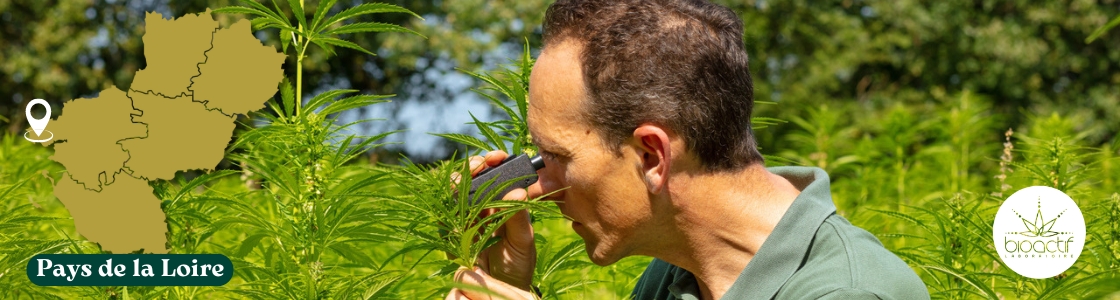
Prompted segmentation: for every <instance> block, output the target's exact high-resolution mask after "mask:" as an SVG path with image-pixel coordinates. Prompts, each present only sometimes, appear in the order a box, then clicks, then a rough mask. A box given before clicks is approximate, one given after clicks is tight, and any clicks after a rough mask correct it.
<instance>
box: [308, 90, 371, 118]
mask: <svg viewBox="0 0 1120 300" xmlns="http://www.w3.org/2000/svg"><path fill="white" fill-rule="evenodd" d="M357 91H358V90H330V91H326V92H322V93H319V94H318V95H315V97H313V98H311V101H307V105H305V106H304V107H303V110H304V111H301V112H300V115H306V114H308V113H310V112H313V111H315V109H317V108H319V107H320V106H323V104H325V103H326V102H327V101H329V100H332V99H334V98H337V97H338V96H342V95H344V94H349V93H354V92H357Z"/></svg>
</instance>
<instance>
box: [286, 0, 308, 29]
mask: <svg viewBox="0 0 1120 300" xmlns="http://www.w3.org/2000/svg"><path fill="white" fill-rule="evenodd" d="M299 2H300V0H288V7H289V8H291V9H292V14H295V15H296V22H299V26H300V30H301V31H304V32H307V31H310V30H309V29H310V28H307V15H306V13H304V12H303V4H300V3H299Z"/></svg>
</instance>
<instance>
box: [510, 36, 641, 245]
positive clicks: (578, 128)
mask: <svg viewBox="0 0 1120 300" xmlns="http://www.w3.org/2000/svg"><path fill="white" fill-rule="evenodd" d="M579 47H580V46H579V44H577V43H575V42H572V41H570V40H569V41H566V42H564V43H560V44H556V45H550V46H549V48H547V49H546V50H545V51H544V52H543V53H541V55H540V57H539V58H538V60H537V62H536V64H535V65H534V66H533V72H532V75H531V77H530V79H529V82H530V83H529V98H530V101H529V115H528V123H529V131H530V132H531V133H532V135H533V139H534V140H535V142H536V144H537V146H538V147H540V150H541V154H542V157H544V159H545V166H546V167H545V168H544V169H541V171H539V172H538V174H539V182H540V184H541V189H542V190H543V191H544V192H545V193H548V192H552V191H555V190H557V189H561V188H565V187H567V188H568V189H565V190H563V191H560V192H558V193H557V194H554V195H553V196H551V197H550V199H553V200H556V201H557V205H558V206H559V207H560V211H561V212H563V213H564V214H565V215H567V216H568V217H570V218H571V219H572V220H573V223H572V229H574V230H575V232H576V233H577V234H579V235H580V236H581V237H583V239H584V240H585V241H586V244H587V252H588V254H589V256H590V257H591V260H592V261H593V262H595V263H596V264H599V265H608V264H611V263H614V262H616V261H618V260H619V259H622V258H623V257H625V256H627V255H630V254H633V251H634V249H633V248H634V247H635V246H636V245H637V244H640V243H641V241H642V240H643V236H645V234H642V231H643V229H645V231H648V228H647V227H648V226H643V224H645V223H648V220H649V219H650V197H649V196H650V195H649V193H648V192H647V191H648V190H647V189H646V185H645V184H644V182H645V181H644V179H643V178H642V177H641V176H640V175H641V170H640V166H641V164H640V162H639V160H638V155H637V154H636V152H635V151H634V150H633V147H632V146H629V145H628V144H627V143H623V145H622V146H621V153H622V154H621V155H617V154H616V153H615V152H614V151H613V150H612V149H609V148H607V147H606V146H605V145H604V144H603V142H602V141H601V139H600V135H599V134H598V132H597V131H596V130H593V129H592V128H591V125H590V124H588V123H587V121H585V119H584V118H583V117H581V112H582V109H583V107H584V102H585V101H587V97H588V96H587V94H586V92H585V85H584V81H583V76H582V74H583V73H582V72H583V71H582V69H581V67H580V63H579V49H580V48H579ZM592 113H595V112H592Z"/></svg>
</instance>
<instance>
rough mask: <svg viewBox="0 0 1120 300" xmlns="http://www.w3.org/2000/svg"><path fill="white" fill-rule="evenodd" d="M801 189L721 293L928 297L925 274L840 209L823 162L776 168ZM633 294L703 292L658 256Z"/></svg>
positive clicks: (685, 273)
mask: <svg viewBox="0 0 1120 300" xmlns="http://www.w3.org/2000/svg"><path fill="white" fill-rule="evenodd" d="M768 169H769V170H770V172H772V173H774V174H777V175H780V176H782V177H785V178H786V179H787V180H789V181H790V183H793V185H794V186H795V187H797V189H799V190H801V194H800V195H798V196H797V198H796V199H794V201H793V204H792V205H790V207H789V210H788V211H786V214H785V215H783V216H782V219H781V220H780V221H779V222H778V225H777V227H775V228H774V231H773V232H771V233H770V236H769V237H767V238H766V242H764V243H763V244H762V248H760V249H759V250H758V253H757V255H755V256H754V258H752V259H751V261H750V263H748V264H747V267H746V268H744V269H743V272H742V273H740V274H739V278H738V279H736V280H735V283H734V284H732V286H731V288H730V289H729V290H728V291H727V293H726V294H724V295H723V298H722V299H822V298H823V299H929V292H928V291H927V290H926V286H925V285H924V284H923V283H922V280H921V279H919V278H918V275H917V274H915V273H914V270H913V269H910V267H909V266H907V265H906V263H904V262H902V260H901V259H899V258H898V257H897V256H895V255H894V254H893V253H891V252H890V251H887V249H886V248H883V244H881V243H879V240H878V239H876V238H875V236H873V235H871V233H868V232H867V231H865V230H863V229H861V228H859V227H856V226H855V225H852V223H848V220H846V219H844V217H841V216H840V215H837V214H836V206H835V205H833V204H832V194H831V193H830V192H829V181H828V174H826V173H825V172H824V170H821V169H820V168H810V167H773V168H768ZM632 296H633V297H632V298H633V299H685V300H691V299H701V298H700V289H699V286H698V285H697V283H696V277H695V276H693V275H692V273H690V272H688V271H686V270H684V269H681V268H680V267H677V266H674V265H671V264H669V263H667V262H665V261H662V260H660V259H654V260H653V262H651V263H650V264H649V267H647V268H646V271H645V272H644V273H642V277H641V278H640V279H639V280H638V284H637V286H635V287H634V293H633V295H632Z"/></svg>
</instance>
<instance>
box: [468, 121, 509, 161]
mask: <svg viewBox="0 0 1120 300" xmlns="http://www.w3.org/2000/svg"><path fill="white" fill-rule="evenodd" d="M468 114H470V115H471V119H472V120H474V123H473V124H474V125H475V127H478V130H479V131H481V132H482V135H484V136H486V138H487V139H489V140H490V143H492V144H494V147H495V148H497V149H498V150H502V151H505V152H506V153H509V151H506V143H505V142H504V140H503V139H502V137H501V136H500V135H498V133H497V132H494V129H493V128H490V125H489V124H487V123H486V122H482V121H479V120H478V118H476V117H475V116H474V114H473V113H468Z"/></svg>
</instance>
